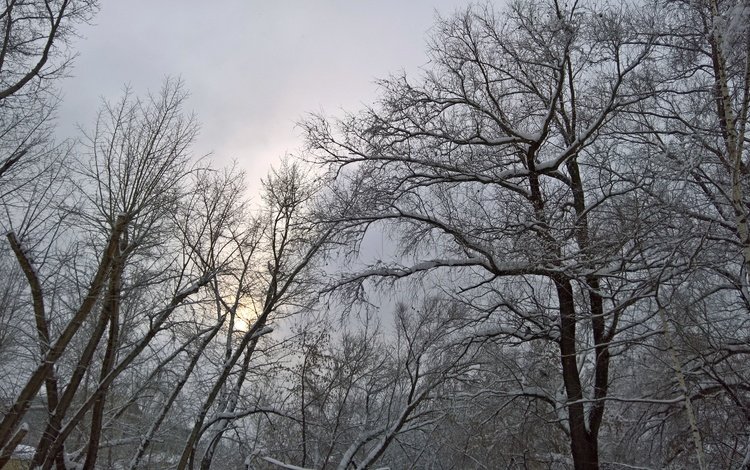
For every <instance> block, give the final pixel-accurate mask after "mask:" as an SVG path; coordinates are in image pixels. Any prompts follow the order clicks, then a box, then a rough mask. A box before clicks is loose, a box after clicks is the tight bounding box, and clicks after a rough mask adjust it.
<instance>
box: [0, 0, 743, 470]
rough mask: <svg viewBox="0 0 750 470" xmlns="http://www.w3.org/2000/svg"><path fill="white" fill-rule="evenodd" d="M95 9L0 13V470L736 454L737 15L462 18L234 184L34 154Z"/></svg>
mask: <svg viewBox="0 0 750 470" xmlns="http://www.w3.org/2000/svg"><path fill="white" fill-rule="evenodd" d="M99 7H100V5H99V4H98V3H97V0H7V1H5V2H3V5H2V6H0V41H1V42H0V224H1V227H0V231H1V232H2V235H3V236H2V238H1V239H0V379H1V380H0V412H1V421H0V468H7V469H12V470H15V469H27V468H41V469H52V468H55V469H137V468H141V469H179V470H183V469H201V470H206V469H209V468H215V469H224V468H227V469H229V468H237V469H246V470H251V469H253V470H259V469H269V470H271V469H289V470H293V469H296V470H300V469H338V470H348V469H366V468H367V469H376V468H379V469H394V470H395V469H408V468H413V469H422V468H425V469H470V468H471V469H506V468H507V469H568V468H575V469H579V470H584V469H587V470H588V469H660V468H668V469H701V470H703V469H747V468H750V361H749V359H750V222H749V221H748V216H749V215H750V152H749V151H748V148H747V147H746V144H749V143H750V131H748V129H747V122H748V113H749V110H750V2H749V1H748V0H633V1H632V2H624V3H621V2H614V1H612V2H610V1H597V0H580V1H578V0H566V1H564V0H511V1H509V2H507V3H501V2H497V3H496V4H493V3H485V4H477V5H471V6H469V5H467V6H466V7H465V8H463V10H461V11H459V12H457V13H455V14H451V15H446V16H441V17H439V18H438V19H436V23H435V25H434V27H433V29H432V33H431V34H430V35H429V37H426V38H425V42H426V44H427V50H428V52H427V56H426V60H428V62H427V65H426V66H425V67H424V68H423V69H422V70H421V72H420V73H416V74H406V73H403V74H396V75H391V76H387V75H385V74H387V71H384V75H385V78H382V80H381V81H379V84H378V90H379V91H378V93H379V95H378V96H379V97H378V98H377V99H375V100H373V101H372V102H371V103H369V104H365V105H363V106H361V107H360V109H353V110H349V111H348V112H343V111H342V112H341V113H339V114H333V115H323V114H311V115H307V116H301V117H300V119H302V123H301V129H302V131H303V132H304V134H305V137H306V145H305V147H304V148H303V149H302V150H300V151H299V153H298V154H296V155H294V156H288V157H286V158H283V159H282V158H279V160H278V163H277V164H276V165H275V169H274V170H273V171H271V173H270V174H268V175H267V176H266V177H264V178H263V179H262V194H250V192H249V191H248V190H247V188H248V184H249V176H247V175H246V174H245V173H244V172H243V171H242V168H241V164H240V163H237V164H235V165H228V166H221V165H217V164H216V162H214V161H212V159H211V158H201V157H200V156H198V155H196V154H195V152H194V151H193V148H192V145H193V144H194V141H195V139H196V135H197V134H196V133H197V132H198V128H199V121H198V120H197V118H196V117H194V116H193V115H192V113H191V112H189V109H190V107H189V104H188V103H189V100H188V97H187V89H186V85H184V84H183V83H182V81H181V80H179V79H174V78H168V79H165V80H164V82H163V85H162V87H161V89H158V90H152V91H151V92H150V93H146V94H138V93H134V92H125V93H124V94H123V96H121V98H120V99H119V100H113V101H108V100H107V101H103V102H102V104H101V107H100V108H99V111H98V114H97V117H96V120H95V121H94V122H90V123H87V125H86V126H84V127H83V128H82V129H81V131H80V134H79V137H78V138H77V139H62V140H61V139H58V138H57V135H56V133H55V129H56V126H57V125H58V123H57V121H56V118H55V116H56V114H55V109H56V106H57V104H58V102H59V99H60V96H61V93H62V92H63V91H64V90H61V83H62V77H64V76H66V74H68V73H69V72H70V70H71V67H72V64H73V63H72V58H73V57H74V55H75V50H74V48H73V47H72V44H73V41H72V39H73V38H74V37H75V36H76V34H77V30H78V29H79V28H80V27H81V25H82V24H85V23H88V22H90V21H93V19H94V18H95V16H96V14H97V11H98V9H99ZM155 47H158V45H156V46H155ZM311 111H314V110H311ZM373 244H379V245H381V246H384V247H385V249H384V251H383V253H382V256H381V255H378V256H374V255H373V251H372V250H370V249H369V248H368V247H370V246H372V245H373Z"/></svg>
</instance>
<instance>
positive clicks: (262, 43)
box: [60, 0, 469, 186]
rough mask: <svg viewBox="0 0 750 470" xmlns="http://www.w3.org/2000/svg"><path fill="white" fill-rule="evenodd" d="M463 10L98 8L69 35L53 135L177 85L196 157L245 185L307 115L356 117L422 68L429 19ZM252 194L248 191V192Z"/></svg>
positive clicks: (292, 1)
mask: <svg viewBox="0 0 750 470" xmlns="http://www.w3.org/2000/svg"><path fill="white" fill-rule="evenodd" d="M468 3H469V2H468V1H466V0H216V1H214V2H206V1H205V0H128V1H113V0H105V1H103V2H102V8H101V11H100V12H99V14H98V15H97V16H96V18H95V19H94V23H93V24H92V25H84V26H82V27H80V28H79V31H80V33H81V35H82V36H83V37H82V38H81V39H80V40H79V41H78V43H77V44H76V45H75V49H76V50H77V51H78V53H79V56H78V58H77V59H76V61H75V66H74V68H73V70H72V76H71V77H70V78H69V79H66V81H65V82H64V83H63V84H62V89H63V96H64V100H63V103H62V107H61V108H60V119H61V122H60V124H61V132H63V133H64V134H66V135H70V134H71V133H73V132H74V130H75V127H74V125H75V124H80V125H82V126H84V127H90V126H91V123H92V121H93V119H94V116H95V113H96V109H97V107H98V104H99V100H100V98H102V97H104V98H108V99H117V98H118V97H119V96H120V94H121V92H122V89H123V87H124V85H125V84H129V85H130V86H131V87H132V88H133V89H134V91H135V92H136V93H137V94H139V95H143V94H144V93H145V92H146V91H147V90H158V88H159V87H160V84H161V82H162V80H163V78H164V77H166V76H179V77H182V79H183V80H184V82H185V85H186V87H187V88H188V90H189V91H190V96H191V97H190V100H189V102H188V105H189V107H190V109H191V110H194V111H195V112H196V114H197V116H198V119H199V121H200V122H201V129H202V130H201V134H200V137H199V139H198V142H197V144H196V146H195V151H196V153H199V154H205V153H208V152H213V154H214V155H215V158H216V159H217V160H220V161H224V162H226V161H229V159H231V158H236V159H237V160H239V161H240V162H241V163H242V165H243V167H244V168H246V169H247V170H248V173H249V176H250V178H249V179H250V182H251V184H252V183H253V182H254V181H255V180H257V179H258V178H259V177H261V176H264V175H265V173H266V172H267V170H268V168H269V165H270V164H271V163H272V162H273V161H275V160H278V158H279V157H280V156H283V155H284V154H285V153H288V152H295V151H296V150H297V149H298V148H299V146H300V145H301V143H302V140H301V138H300V131H299V130H298V129H295V123H296V122H297V121H298V120H299V119H300V118H301V117H302V116H303V115H304V114H305V113H308V112H317V111H325V112H326V113H328V114H336V113H339V112H340V110H341V109H347V110H356V109H357V108H359V107H361V105H362V104H366V103H370V102H372V101H373V99H374V97H375V96H376V86H375V84H374V82H375V80H376V79H377V78H383V77H386V76H387V75H388V74H390V73H398V72H400V71H401V70H405V71H406V72H407V73H409V74H417V73H419V67H420V66H422V65H424V64H425V63H426V61H427V58H426V54H425V50H426V46H425V44H426V43H425V40H426V35H427V32H428V31H429V29H430V27H431V26H432V25H433V23H434V20H435V15H436V12H437V13H440V14H441V15H443V16H446V15H450V14H451V13H452V12H453V11H455V10H456V9H457V8H462V7H464V6H465V5H467V4H468ZM253 186H254V184H253Z"/></svg>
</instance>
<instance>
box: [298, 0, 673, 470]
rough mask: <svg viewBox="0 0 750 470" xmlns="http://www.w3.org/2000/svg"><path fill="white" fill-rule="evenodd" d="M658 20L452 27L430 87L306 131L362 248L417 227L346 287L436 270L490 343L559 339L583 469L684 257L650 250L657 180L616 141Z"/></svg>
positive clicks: (484, 18) (509, 14) (551, 14)
mask: <svg viewBox="0 0 750 470" xmlns="http://www.w3.org/2000/svg"><path fill="white" fill-rule="evenodd" d="M644 12H645V10H644ZM653 21H654V19H653V17H651V18H649V17H648V16H647V15H646V14H645V13H641V12H636V11H635V10H631V9H629V8H627V7H625V6H623V7H622V9H621V10H620V11H614V10H611V9H607V8H601V9H599V8H597V6H596V5H594V4H584V3H579V2H577V3H574V4H572V5H568V4H565V5H564V4H562V2H556V1H554V2H515V3H512V4H511V5H510V6H509V8H508V9H507V11H505V12H504V13H503V14H501V15H496V14H495V13H494V12H493V11H491V10H490V9H489V8H485V9H481V8H479V9H470V10H468V11H467V12H465V13H462V14H459V15H457V16H456V17H454V18H450V19H447V20H443V21H441V22H440V23H439V24H438V26H437V34H436V36H435V39H434V43H433V46H432V48H431V62H432V64H433V66H432V67H431V69H430V70H429V71H428V72H427V73H426V75H425V78H424V80H422V81H421V82H419V83H416V84H415V83H413V82H411V81H410V80H408V79H407V78H406V77H395V78H392V79H390V80H386V81H384V82H383V83H382V86H383V95H384V98H383V101H382V102H381V103H379V105H378V106H377V107H376V108H373V109H368V110H366V111H364V112H362V113H360V114H358V115H353V116H350V117H348V118H346V119H343V120H341V121H337V122H334V123H330V122H327V121H325V120H324V119H322V118H321V119H311V120H308V121H307V123H306V128H307V130H308V135H309V143H310V148H311V151H312V152H314V153H315V154H316V155H317V156H318V159H319V161H320V162H322V163H324V164H326V165H328V168H329V169H330V170H331V171H332V172H334V174H335V175H337V178H338V181H339V183H340V184H339V191H338V192H337V193H336V194H335V195H334V196H332V203H331V205H332V206H335V207H338V208H339V212H338V214H337V215H334V217H336V216H338V217H339V218H340V219H341V220H345V221H347V223H348V227H349V230H348V232H347V234H348V235H350V238H349V239H348V240H350V241H352V242H353V241H354V240H357V239H361V237H362V236H364V235H365V234H366V233H368V231H370V230H373V229H375V228H377V227H395V229H396V230H399V231H400V233H401V238H400V241H401V244H402V247H403V251H402V253H403V256H401V257H400V258H394V259H393V260H391V261H389V262H381V263H376V264H372V265H371V266H369V267H368V268H367V269H364V270H362V271H361V272H355V273H351V274H350V275H348V276H345V277H343V278H342V279H341V280H339V281H338V283H337V284H338V285H339V286H341V287H346V286H348V288H349V289H352V288H357V289H358V288H359V287H358V286H360V285H362V283H363V282H365V281H366V280H373V279H390V280H397V279H403V278H413V277H423V278H424V277H425V276H428V278H429V279H431V280H432V281H433V282H435V283H436V284H438V285H441V286H444V288H448V286H451V287H450V289H451V290H452V291H453V292H454V293H455V294H456V295H457V296H458V297H459V298H462V299H463V300H464V301H465V302H466V303H468V304H470V305H472V306H473V308H474V309H475V311H476V312H477V314H478V315H477V318H478V320H481V321H482V323H484V325H485V327H486V328H487V334H490V335H492V336H495V337H498V338H506V339H507V340H511V341H520V342H534V341H549V342H552V343H553V344H554V345H556V347H557V348H558V361H559V363H558V364H559V365H558V370H557V371H556V373H559V377H560V379H561V381H562V384H563V386H564V392H565V393H564V395H563V397H562V398H560V397H559V396H552V397H548V398H543V399H542V400H545V399H546V400H548V401H550V400H551V402H552V404H553V405H552V406H553V407H556V408H559V409H561V410H564V413H563V415H564V418H563V416H561V419H562V421H561V425H562V426H563V428H564V432H565V433H566V434H567V435H568V436H569V443H570V451H571V454H572V462H573V464H574V466H575V468H580V469H587V468H598V466H599V462H600V456H599V449H600V446H599V433H600V430H601V428H602V424H603V423H604V421H605V420H604V418H605V411H606V404H607V402H608V401H609V400H611V398H610V384H611V381H612V377H611V374H610V366H611V365H612V361H611V357H612V348H613V346H612V345H613V344H614V343H615V342H616V340H617V336H618V334H619V333H620V332H621V331H623V330H629V329H631V328H633V325H634V324H642V323H643V322H644V321H645V320H646V319H648V318H650V317H651V316H652V315H653V311H648V310H642V309H641V308H642V307H643V308H644V309H645V308H646V307H648V305H647V304H645V303H642V302H641V300H642V299H644V298H646V297H648V296H650V295H653V293H654V287H655V286H656V285H657V284H658V283H659V282H660V278H661V277H669V276H672V275H673V272H674V271H675V269H677V266H672V265H673V264H679V263H681V262H682V261H680V260H677V258H670V253H671V250H673V248H670V247H669V246H666V245H665V246H660V245H658V244H646V243H644V241H646V240H650V239H651V238H652V237H655V236H656V234H657V232H658V230H661V228H660V223H661V222H662V220H661V219H660V215H659V213H658V211H651V210H650V209H649V202H648V191H647V189H648V188H649V186H650V185H651V184H652V183H653V181H652V180H649V179H648V178H647V177H646V176H645V175H643V174H641V173H640V172H639V170H638V169H635V168H634V167H633V166H632V165H631V164H630V163H629V162H628V160H629V158H630V155H631V154H630V152H631V151H633V147H631V146H630V145H628V144H627V142H626V140H627V139H621V138H620V134H617V133H615V132H614V131H615V129H616V125H617V124H618V123H619V122H621V118H622V117H623V116H624V115H625V113H626V112H627V111H628V110H630V109H632V108H633V107H636V106H637V105H638V104H639V103H641V102H642V101H644V100H646V99H647V98H649V97H650V96H651V94H652V91H653V90H652V89H651V88H649V86H646V85H645V84H644V79H643V74H644V72H645V70H646V67H645V65H646V64H647V63H649V61H650V60H651V54H652V52H653V50H654V47H655V46H654V45H655V41H656V38H657V35H656V34H654V30H653ZM340 201H345V202H340ZM337 204H338V205H337ZM673 260H674V262H673ZM623 320H627V321H623ZM631 322H632V323H631ZM480 333H481V332H480Z"/></svg>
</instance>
